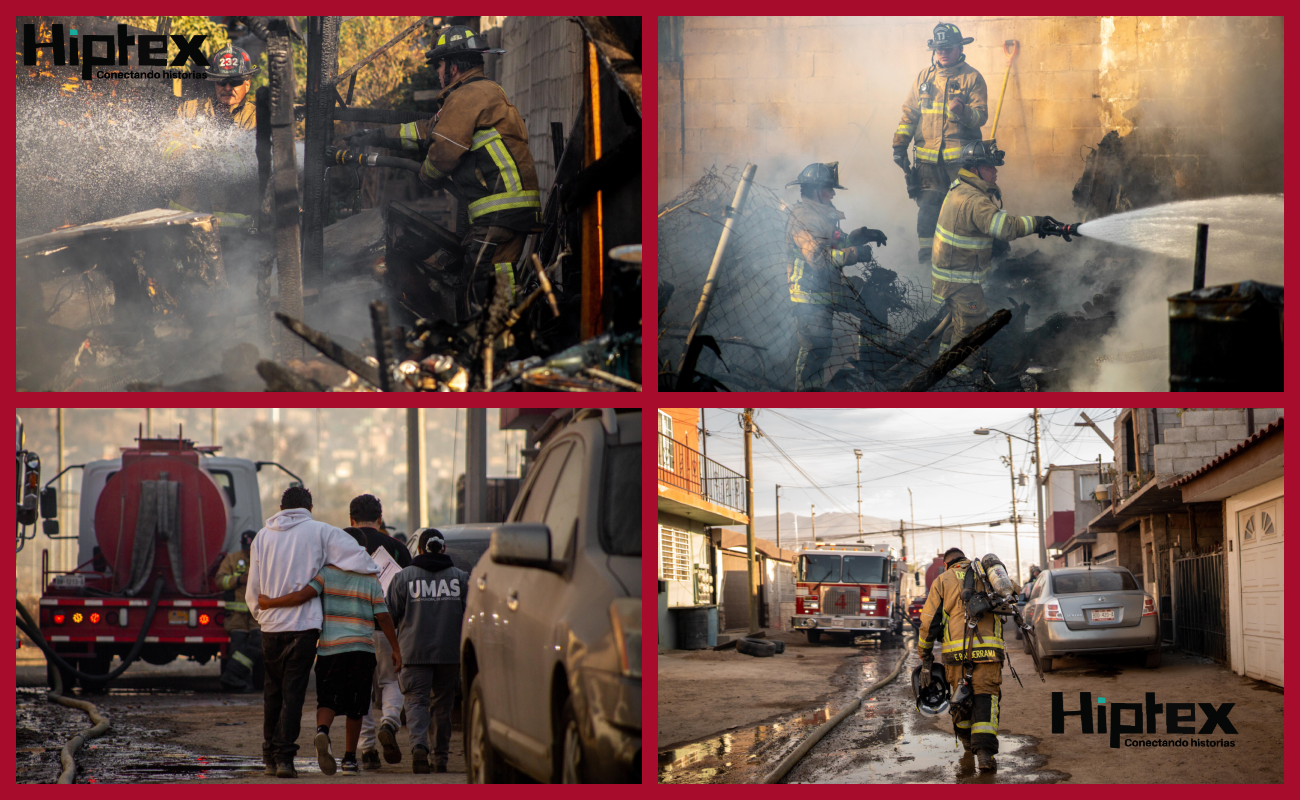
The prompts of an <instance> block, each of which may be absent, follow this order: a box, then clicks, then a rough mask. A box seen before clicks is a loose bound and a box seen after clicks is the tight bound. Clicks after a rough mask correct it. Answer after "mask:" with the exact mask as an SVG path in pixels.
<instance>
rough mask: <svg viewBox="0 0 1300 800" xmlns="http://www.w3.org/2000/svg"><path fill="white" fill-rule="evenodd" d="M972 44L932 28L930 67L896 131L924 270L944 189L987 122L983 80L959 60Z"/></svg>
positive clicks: (945, 27)
mask: <svg viewBox="0 0 1300 800" xmlns="http://www.w3.org/2000/svg"><path fill="white" fill-rule="evenodd" d="M973 41H975V40H974V39H973V38H971V37H966V38H962V35H961V31H960V30H959V29H958V28H957V26H956V25H953V24H951V23H948V22H940V23H939V24H938V25H935V26H934V38H933V39H930V40H929V41H928V42H927V43H926V44H927V46H928V47H929V48H930V66H928V67H926V68H925V69H923V70H921V72H920V74H918V75H917V76H916V80H915V81H913V82H912V88H911V90H910V91H909V92H908V94H907V101H906V102H904V103H903V119H902V121H901V122H899V123H898V130H896V131H894V161H895V162H896V163H897V164H898V166H900V167H902V169H903V173H904V174H905V175H907V195H908V197H911V198H913V199H914V200H916V204H917V206H918V211H917V214H916V235H917V238H918V239H919V240H920V250H919V251H918V253H917V260H918V261H920V262H921V263H922V264H924V263H925V262H926V261H928V260H929V259H930V255H931V250H932V248H933V246H934V223H935V220H937V219H938V218H939V208H940V207H941V206H942V205H943V198H944V195H946V194H947V193H948V187H949V185H950V184H951V183H952V181H953V180H955V179H956V178H957V163H956V161H957V158H958V156H959V155H960V153H961V149H962V147H963V146H965V145H966V144H967V143H969V142H971V141H978V140H979V138H980V126H982V125H983V124H984V123H985V122H986V121H987V120H988V118H989V90H988V87H987V86H986V85H985V84H984V77H983V76H982V75H980V74H979V72H977V71H976V70H975V68H974V67H972V66H971V65H970V64H968V63H966V56H965V55H963V54H962V48H963V46H965V45H968V44H970V43H971V42H973ZM912 143H915V145H916V152H915V159H914V161H915V163H914V164H912V165H911V166H909V165H908V161H907V147H908V145H909V144H912Z"/></svg>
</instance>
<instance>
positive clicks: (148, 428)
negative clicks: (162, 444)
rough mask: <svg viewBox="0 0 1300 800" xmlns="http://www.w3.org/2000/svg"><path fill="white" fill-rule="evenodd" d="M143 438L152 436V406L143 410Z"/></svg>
mask: <svg viewBox="0 0 1300 800" xmlns="http://www.w3.org/2000/svg"><path fill="white" fill-rule="evenodd" d="M144 438H146V439H152V438H153V409H152V408H146V409H145V410H144Z"/></svg>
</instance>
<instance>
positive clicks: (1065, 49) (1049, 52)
mask: <svg viewBox="0 0 1300 800" xmlns="http://www.w3.org/2000/svg"><path fill="white" fill-rule="evenodd" d="M1026 63H1029V64H1034V65H1036V66H1037V68H1038V71H1039V72H1065V71H1066V70H1068V69H1070V48H1069V46H1068V45H1063V44H1053V45H1050V46H1048V47H1043V48H1039V49H1038V58H1037V59H1036V60H1034V61H1028V62H1026Z"/></svg>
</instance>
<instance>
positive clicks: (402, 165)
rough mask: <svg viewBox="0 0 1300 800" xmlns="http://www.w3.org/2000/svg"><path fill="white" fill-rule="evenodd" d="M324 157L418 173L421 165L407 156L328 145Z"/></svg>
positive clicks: (332, 161)
mask: <svg viewBox="0 0 1300 800" xmlns="http://www.w3.org/2000/svg"><path fill="white" fill-rule="evenodd" d="M325 157H326V158H327V159H329V161H330V163H332V164H342V165H345V166H346V165H353V166H358V167H394V168H396V169H404V170H406V171H408V172H416V173H418V172H419V171H420V170H421V169H422V166H421V164H420V162H418V161H412V160H411V159H409V158H398V157H396V156H381V155H379V154H377V153H361V152H357V151H356V150H343V149H340V148H337V147H329V148H327V149H326V150H325Z"/></svg>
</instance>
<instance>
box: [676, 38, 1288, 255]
mask: <svg viewBox="0 0 1300 800" xmlns="http://www.w3.org/2000/svg"><path fill="white" fill-rule="evenodd" d="M944 20H945V21H949V22H954V23H956V24H957V25H958V26H960V27H961V29H962V33H963V34H964V35H966V36H973V37H975V42H974V43H973V44H971V45H968V46H967V47H966V50H965V52H966V56H967V60H968V62H969V63H970V64H971V65H972V66H973V67H975V68H976V69H977V70H979V71H980V72H981V73H982V74H983V75H984V78H985V81H986V82H987V83H988V86H989V95H990V99H989V113H990V117H991V116H992V114H993V112H994V109H995V108H996V105H997V94H998V91H999V90H1000V88H1001V84H1002V78H1003V73H1004V71H1005V68H1006V63H1007V62H1006V56H1005V55H1003V49H1002V48H1003V41H1004V40H1006V39H1016V40H1019V42H1020V54H1019V57H1018V60H1017V65H1016V67H1015V69H1013V70H1012V73H1011V79H1010V82H1009V83H1008V86H1007V90H1006V100H1005V104H1004V106H1003V110H1002V115H1001V121H1000V124H999V128H998V136H997V138H998V142H999V144H1000V146H1001V147H1002V148H1003V149H1005V150H1006V151H1007V164H1006V166H1005V167H1004V168H1003V169H1002V170H1000V172H1001V175H1000V176H999V184H1000V185H1002V187H1003V189H1004V193H1005V197H1006V201H1007V207H1008V208H1009V209H1011V210H1012V211H1013V213H1034V214H1044V213H1046V214H1051V215H1053V216H1056V217H1058V218H1061V219H1068V218H1073V217H1075V216H1077V213H1078V212H1076V211H1074V210H1073V206H1072V202H1071V198H1070V192H1071V189H1072V188H1073V186H1074V184H1075V182H1076V181H1077V180H1078V179H1079V177H1080V176H1081V175H1082V172H1083V168H1084V158H1085V157H1086V155H1087V152H1088V151H1087V149H1086V148H1087V147H1088V146H1090V145H1095V144H1096V143H1097V142H1098V141H1099V140H1100V139H1101V138H1102V136H1103V135H1104V134H1105V133H1107V132H1108V131H1111V130H1116V131H1118V132H1119V133H1120V134H1121V135H1126V134H1129V133H1131V132H1133V131H1135V130H1137V131H1141V132H1143V133H1144V135H1143V136H1142V137H1140V138H1141V144H1140V146H1141V147H1142V148H1144V149H1143V154H1144V158H1149V159H1150V160H1151V162H1152V163H1154V162H1155V161H1157V160H1159V161H1161V163H1162V165H1163V166H1162V168H1163V169H1164V170H1165V172H1164V174H1168V175H1171V176H1172V180H1173V182H1174V183H1175V184H1177V187H1178V191H1179V192H1180V196H1183V197H1198V196H1211V195H1216V194H1232V193H1237V192H1239V191H1253V192H1261V191H1281V181H1282V171H1281V165H1282V140H1281V130H1282V128H1281V124H1282V118H1281V112H1282V102H1281V96H1282V21H1281V18H1280V17H1272V18H1203V17H1015V18H1005V17H1003V18H990V17H980V18H975V17H945V18H944ZM936 22H937V20H936V19H935V18H930V17H925V18H915V17H912V18H909V17H888V18H885V17H875V18H872V17H856V18H831V17H687V18H685V19H684V22H683V30H682V35H681V60H680V61H672V60H665V54H664V50H663V48H661V52H660V64H659V79H660V82H659V92H660V95H659V97H660V100H659V108H660V114H659V149H660V152H659V192H658V195H659V200H660V202H663V201H664V200H666V199H668V198H670V197H672V196H674V195H675V194H677V193H678V192H679V191H680V190H681V189H682V188H683V186H684V185H686V184H689V183H691V182H693V181H694V180H696V179H697V178H698V177H699V176H700V174H701V172H702V170H704V169H705V168H707V167H709V166H711V165H717V166H719V167H721V166H725V165H727V164H730V163H734V164H744V163H745V161H747V160H749V161H753V162H755V163H756V164H758V174H757V177H756V180H757V181H758V182H759V183H762V184H764V185H767V186H771V187H781V186H784V185H785V183H786V182H787V181H789V180H791V179H792V178H793V177H794V176H795V175H796V174H797V173H798V171H799V170H800V169H801V168H802V167H803V166H804V165H806V164H807V163H809V162H811V161H839V162H840V165H841V166H840V175H841V183H843V184H844V185H845V186H846V187H848V191H846V192H843V193H841V194H840V196H839V197H838V198H837V199H836V204H837V205H838V206H839V207H840V208H841V210H843V211H845V212H846V213H847V215H848V217H849V219H850V220H856V219H864V221H865V222H867V223H868V224H870V225H872V226H873V227H880V228H884V229H885V230H886V232H887V233H888V234H889V235H890V237H891V239H890V241H891V248H890V249H893V248H892V243H893V242H894V239H893V238H892V237H894V236H895V235H898V236H899V237H900V240H901V243H903V244H904V245H905V247H907V248H911V247H912V246H913V245H914V244H915V235H916V234H915V215H916V209H915V205H914V204H913V203H912V202H911V201H909V200H908V199H907V195H906V193H905V189H904V185H903V177H902V174H901V172H900V171H899V169H898V168H897V167H896V166H895V165H894V164H893V162H892V160H891V158H892V153H891V149H890V148H891V144H892V137H893V133H894V130H895V128H896V127H897V126H898V122H899V118H900V112H901V105H902V102H903V100H904V99H905V97H906V95H907V91H908V87H909V85H910V83H911V82H912V80H913V79H914V78H915V76H916V75H917V73H918V72H919V71H921V70H922V69H924V68H925V67H926V66H927V65H928V63H929V51H928V50H927V49H926V47H925V42H926V40H927V39H929V38H930V36H931V31H932V29H933V27H934V24H935V23H936ZM672 55H673V54H672V53H669V54H668V58H671V57H672ZM683 101H684V102H683ZM683 115H684V117H683ZM683 122H684V126H683ZM990 122H991V120H990ZM683 127H684V131H685V137H684V147H683V135H682V131H683ZM990 132H991V125H989V126H986V127H985V128H984V135H985V136H988V135H989V134H990ZM683 175H684V176H685V181H683ZM792 191H793V190H792ZM854 224H861V223H857V222H855V223H854Z"/></svg>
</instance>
